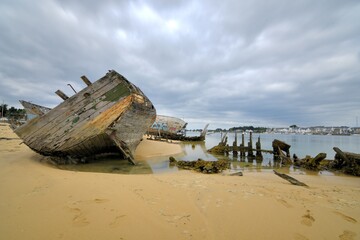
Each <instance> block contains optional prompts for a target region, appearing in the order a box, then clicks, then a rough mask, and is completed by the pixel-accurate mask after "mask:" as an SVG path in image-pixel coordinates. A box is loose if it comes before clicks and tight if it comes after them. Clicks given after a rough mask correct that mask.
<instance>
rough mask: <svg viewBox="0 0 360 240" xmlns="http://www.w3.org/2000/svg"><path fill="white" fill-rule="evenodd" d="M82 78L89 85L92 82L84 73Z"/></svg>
mask: <svg viewBox="0 0 360 240" xmlns="http://www.w3.org/2000/svg"><path fill="white" fill-rule="evenodd" d="M81 79H82V80H83V81H84V83H85V84H86V85H88V86H90V85H91V84H92V83H91V82H90V80H89V79H88V78H87V77H86V76H85V75H84V76H81Z"/></svg>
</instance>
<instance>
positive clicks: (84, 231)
mask: <svg viewBox="0 0 360 240" xmlns="http://www.w3.org/2000/svg"><path fill="white" fill-rule="evenodd" d="M20 143H21V140H20V139H18V138H17V136H16V135H15V134H14V133H13V132H12V130H11V129H10V128H9V126H8V125H7V124H0V192H1V195H0V199H1V201H0V213H1V214H0V239H7V240H10V239H34V240H35V239H277V240H278V239H296V240H304V239H360V178H356V177H350V176H328V175H327V176H325V175H324V176H321V175H319V176H311V175H295V176H293V177H295V178H297V179H298V180H300V181H302V182H304V183H306V184H307V185H308V186H309V187H308V188H306V187H299V186H294V185H291V184H290V183H288V182H287V181H285V180H283V179H281V178H279V177H278V176H276V175H275V174H273V173H272V172H270V171H268V172H256V171H254V172H250V171H249V172H244V176H242V177H239V176H226V175H223V174H216V175H204V174H200V173H195V172H191V171H178V172H171V173H162V174H147V175H122V174H110V173H91V172H75V171H65V170H60V169H56V168H54V167H51V166H49V165H47V164H45V163H43V161H42V160H43V157H42V156H41V155H39V154H36V153H35V152H33V151H32V150H30V149H29V148H28V147H27V146H25V145H24V144H21V145H19V144H20ZM179 152H181V147H180V145H178V144H170V143H164V142H150V141H146V140H145V141H143V142H142V143H141V145H140V146H139V148H138V150H137V152H136V156H137V159H139V160H144V159H146V158H147V157H149V156H151V157H154V156H157V155H163V156H164V155H172V154H177V153H179Z"/></svg>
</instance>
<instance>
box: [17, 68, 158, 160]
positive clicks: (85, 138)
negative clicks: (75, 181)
mask: <svg viewBox="0 0 360 240" xmlns="http://www.w3.org/2000/svg"><path fill="white" fill-rule="evenodd" d="M155 117H156V110H155V108H154V106H153V105H152V103H151V101H150V100H149V99H148V98H147V97H146V96H145V95H144V94H143V93H142V91H141V90H140V89H139V88H137V87H136V86H135V85H134V84H132V83H130V82H129V81H128V80H127V79H125V78H124V77H123V76H122V75H120V74H119V73H117V72H115V71H109V72H108V73H107V74H106V75H105V76H104V77H102V78H101V79H99V80H98V81H96V82H94V83H92V84H89V86H88V87H86V88H84V89H83V90H81V91H80V92H78V93H76V94H75V95H73V96H72V97H70V98H68V99H66V100H65V101H64V102H62V103H61V104H59V105H58V106H56V107H55V108H53V109H51V110H50V111H49V112H48V113H46V114H44V115H41V116H38V117H36V118H34V119H32V120H30V121H29V122H27V123H26V124H24V125H22V126H21V127H19V128H17V129H16V130H15V133H16V134H17V135H18V136H19V137H20V138H22V140H23V142H24V143H25V144H26V145H27V146H29V147H30V148H31V149H32V150H34V151H36V152H38V153H40V154H42V155H45V156H54V157H59V158H54V160H55V161H57V163H62V162H64V159H71V162H76V163H77V162H81V161H83V160H84V158H86V157H90V156H94V155H98V154H103V153H120V154H122V155H123V157H124V158H125V159H127V160H129V161H130V162H132V163H134V164H135V161H134V155H133V153H134V151H135V149H136V147H137V145H138V144H139V143H140V141H141V140H142V137H143V135H144V134H145V133H146V131H147V129H148V128H149V126H151V124H152V123H153V122H154V120H155ZM65 162H66V161H65Z"/></svg>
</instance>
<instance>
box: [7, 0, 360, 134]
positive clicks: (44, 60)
mask: <svg viewBox="0 0 360 240" xmlns="http://www.w3.org/2000/svg"><path fill="white" fill-rule="evenodd" d="M359 13H360V4H359V3H358V2H357V1H337V0H334V1H315V2H314V1H296V2H294V1H292V2H289V1H283V0H272V1H266V2H263V1H230V0H229V1H221V2H219V1H207V2H206V3H203V2H199V1H163V0H158V1H111V0H107V1H101V2H99V1H87V2H86V4H85V3H83V2H81V1H60V0H59V1H37V2H36V3H33V2H31V3H30V2H27V1H4V3H3V4H2V6H1V7H0V32H1V33H2V35H1V38H0V77H1V81H0V98H3V99H4V100H5V101H6V102H7V103H8V104H10V105H16V104H17V102H16V101H17V99H20V98H25V100H30V101H33V102H36V103H39V104H43V105H48V106H54V105H56V104H57V103H59V102H60V100H59V99H57V97H56V96H54V94H53V92H54V91H55V90H57V89H58V88H60V89H62V90H64V91H65V92H66V93H67V94H69V95H71V94H72V92H71V89H69V88H68V87H67V86H66V84H67V83H71V84H72V85H73V86H74V87H75V88H76V89H80V88H82V87H84V86H83V85H82V83H81V81H79V76H81V75H83V74H86V75H87V76H88V77H89V78H90V79H91V80H96V79H98V78H100V77H101V76H102V75H104V74H105V73H106V71H107V70H108V69H115V70H117V71H119V72H120V73H122V74H123V75H124V76H125V77H127V78H128V79H129V80H130V81H132V82H134V83H135V84H136V85H138V86H139V87H140V88H141V89H142V90H143V91H144V92H145V93H146V94H147V95H148V97H149V98H150V99H151V100H152V101H153V103H154V104H155V106H156V108H157V110H158V112H159V113H162V114H169V115H174V116H178V117H184V118H185V120H186V119H189V120H191V122H190V121H189V120H188V121H189V122H190V124H189V126H190V127H202V125H203V123H204V121H209V122H210V123H211V124H212V125H213V127H221V126H230V125H231V124H236V123H238V124H251V125H266V126H271V125H273V126H279V125H282V126H283V125H285V126H287V125H289V124H298V125H304V126H309V125H321V124H325V123H326V124H330V125H351V124H353V122H354V121H353V120H352V119H355V116H358V115H359V114H360V112H359V108H358V107H357V106H358V104H359V102H360V97H359V96H358V94H357V91H358V89H359V87H360V86H359V85H360V82H359V80H358V79H359V75H360V70H359V69H360V68H359V64H360V61H359V59H360V57H359V52H360V47H359V46H360V40H359V38H358V36H359V35H360V24H359V23H358V21H357V19H358V17H357V16H358V15H359ZM16 106H19V105H16Z"/></svg>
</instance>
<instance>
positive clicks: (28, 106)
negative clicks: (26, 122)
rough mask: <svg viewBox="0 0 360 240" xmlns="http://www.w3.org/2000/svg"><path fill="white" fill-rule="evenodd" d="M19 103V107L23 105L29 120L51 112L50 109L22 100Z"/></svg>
mask: <svg viewBox="0 0 360 240" xmlns="http://www.w3.org/2000/svg"><path fill="white" fill-rule="evenodd" d="M19 102H20V103H21V105H23V107H24V109H25V111H26V115H27V117H28V118H30V119H32V118H34V117H36V116H42V115H44V114H46V113H48V112H49V111H50V110H51V108H48V107H44V106H41V105H37V104H34V103H31V102H27V101H24V100H20V101H19Z"/></svg>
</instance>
